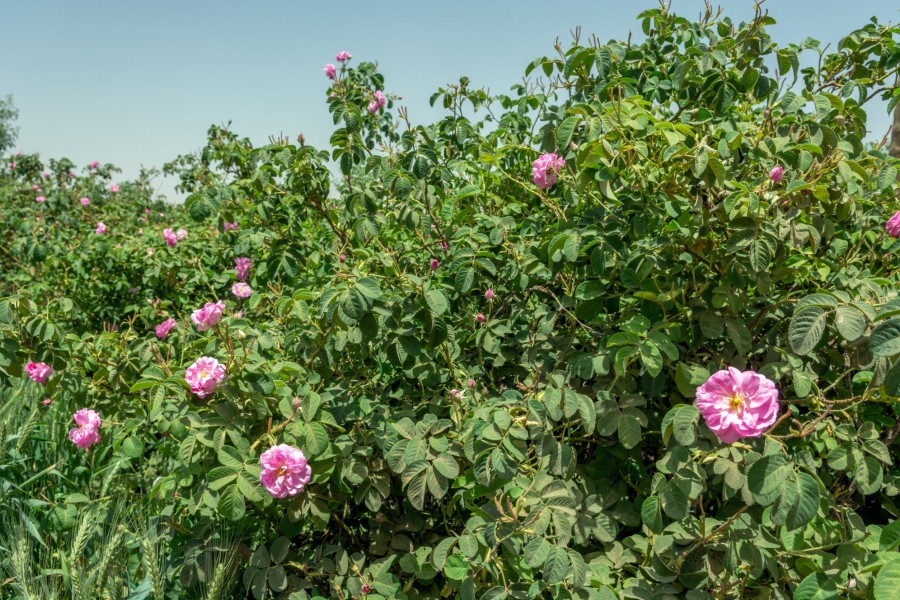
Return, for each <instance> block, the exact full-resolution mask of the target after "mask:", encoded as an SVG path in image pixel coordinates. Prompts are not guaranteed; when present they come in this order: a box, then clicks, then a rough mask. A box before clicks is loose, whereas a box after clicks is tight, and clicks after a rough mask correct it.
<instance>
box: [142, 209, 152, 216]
mask: <svg viewBox="0 0 900 600" xmlns="http://www.w3.org/2000/svg"><path fill="white" fill-rule="evenodd" d="M151 212H152V211H151V210H150V209H149V208H145V209H144V214H145V215H149V214H150V213H151Z"/></svg>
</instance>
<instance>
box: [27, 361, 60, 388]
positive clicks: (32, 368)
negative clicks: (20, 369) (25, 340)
mask: <svg viewBox="0 0 900 600" xmlns="http://www.w3.org/2000/svg"><path fill="white" fill-rule="evenodd" d="M25 372H26V373H28V376H29V377H31V378H32V379H33V380H34V381H36V382H38V383H40V384H41V385H43V384H45V383H47V380H48V379H49V378H50V376H51V375H53V367H51V366H50V365H48V364H47V363H43V362H33V361H32V362H29V363H28V364H27V365H25Z"/></svg>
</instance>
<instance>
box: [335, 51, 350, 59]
mask: <svg viewBox="0 0 900 600" xmlns="http://www.w3.org/2000/svg"><path fill="white" fill-rule="evenodd" d="M335 58H336V59H337V61H338V62H346V61H348V60H350V59H351V58H353V57H352V56H350V53H349V52H347V51H346V50H341V51H340V52H338V53H337V56H335Z"/></svg>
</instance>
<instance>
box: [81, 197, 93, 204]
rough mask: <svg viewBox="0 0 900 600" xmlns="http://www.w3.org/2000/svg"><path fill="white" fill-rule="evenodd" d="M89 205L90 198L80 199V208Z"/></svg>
mask: <svg viewBox="0 0 900 600" xmlns="http://www.w3.org/2000/svg"><path fill="white" fill-rule="evenodd" d="M90 204H91V199H90V198H87V197H85V198H82V199H81V205H82V206H89V205H90Z"/></svg>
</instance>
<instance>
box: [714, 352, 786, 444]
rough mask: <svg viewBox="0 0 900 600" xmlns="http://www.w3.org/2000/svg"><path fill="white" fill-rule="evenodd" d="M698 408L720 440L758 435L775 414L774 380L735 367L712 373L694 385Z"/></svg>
mask: <svg viewBox="0 0 900 600" xmlns="http://www.w3.org/2000/svg"><path fill="white" fill-rule="evenodd" d="M697 408H698V409H699V410H700V414H701V415H703V419H704V420H705V421H706V426H707V427H709V428H710V429H711V430H712V432H713V433H715V434H716V435H717V436H718V437H719V439H720V440H722V442H724V443H726V444H731V443H733V442H736V441H737V440H739V439H741V438H745V437H759V436H761V435H762V434H763V433H764V432H765V431H766V430H767V429H768V428H769V427H771V426H772V425H773V424H774V423H775V420H776V419H777V417H778V408H779V403H778V390H777V389H776V388H775V383H774V382H772V381H771V380H770V379H768V378H767V377H765V376H764V375H760V374H759V373H755V372H753V371H743V372H741V371H739V370H737V369H735V368H734V367H728V369H727V370H723V371H717V372H715V373H713V374H712V375H711V376H710V377H709V379H707V380H706V383H704V384H703V385H701V386H700V387H698V388H697Z"/></svg>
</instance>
